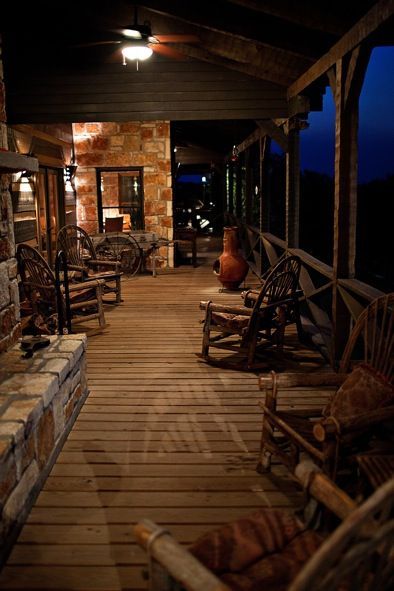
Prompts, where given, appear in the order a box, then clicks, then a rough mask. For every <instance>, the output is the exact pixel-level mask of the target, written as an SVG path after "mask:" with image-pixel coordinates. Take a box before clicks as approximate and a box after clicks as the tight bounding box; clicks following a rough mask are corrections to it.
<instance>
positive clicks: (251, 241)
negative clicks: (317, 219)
mask: <svg viewBox="0 0 394 591" xmlns="http://www.w3.org/2000/svg"><path fill="white" fill-rule="evenodd" d="M227 221H228V222H229V223H231V224H232V225H237V226H238V230H239V236H240V240H241V244H242V249H243V252H244V255H245V258H246V260H247V261H248V263H249V266H250V268H251V269H252V271H253V272H254V273H255V274H256V275H257V277H261V276H262V274H263V273H264V272H265V271H266V270H267V268H268V267H270V266H272V265H274V264H275V262H276V261H277V260H278V259H279V258H280V257H281V256H282V255H283V254H285V253H288V254H293V255H297V256H299V257H300V259H301V262H302V270H301V275H300V287H301V289H302V290H303V292H304V296H303V298H302V299H301V302H302V301H303V302H304V304H305V305H304V306H303V314H304V318H305V314H307V316H306V322H307V326H306V331H307V332H308V333H309V334H310V336H311V338H312V340H313V342H314V343H315V344H316V346H318V347H319V349H320V350H321V351H322V353H323V355H324V356H325V357H326V358H327V359H328V360H329V361H330V363H331V364H332V365H333V366H335V365H336V361H337V360H335V359H334V356H333V350H334V349H333V337H334V334H333V333H334V330H333V322H332V299H333V293H334V290H337V292H338V294H339V296H340V297H341V298H342V300H343V302H344V303H345V306H346V309H347V311H348V315H349V323H348V324H349V332H350V330H351V327H352V325H353V324H354V322H355V321H356V319H357V318H358V316H359V314H360V312H361V311H362V310H363V309H364V308H365V307H366V306H367V305H368V304H369V303H370V302H371V301H373V300H374V299H375V298H377V297H379V296H381V295H383V292H382V291H380V290H378V289H375V288H374V287H372V286H370V285H368V284H366V283H363V282H362V281H359V280H357V279H338V280H337V281H334V271H333V268H332V267H331V266H330V265H327V264H325V263H323V262H322V261H320V260H319V259H316V258H315V257H313V256H312V255H310V254H309V253H308V252H306V251H305V250H302V249H299V248H288V247H287V243H286V242H285V241H284V240H281V239H280V238H278V237H277V236H274V235H273V234H269V233H267V232H260V231H259V230H258V229H257V228H255V227H253V226H249V225H245V224H243V223H242V222H239V221H238V220H237V219H236V218H234V217H233V216H230V215H229V216H228V220H227ZM309 323H310V324H309Z"/></svg>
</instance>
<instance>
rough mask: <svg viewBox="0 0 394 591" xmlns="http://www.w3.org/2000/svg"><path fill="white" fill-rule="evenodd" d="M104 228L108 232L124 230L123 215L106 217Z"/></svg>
mask: <svg viewBox="0 0 394 591" xmlns="http://www.w3.org/2000/svg"><path fill="white" fill-rule="evenodd" d="M104 228H105V231H106V232H121V231H122V230H123V216H122V215H121V216H119V217H113V218H105V226H104Z"/></svg>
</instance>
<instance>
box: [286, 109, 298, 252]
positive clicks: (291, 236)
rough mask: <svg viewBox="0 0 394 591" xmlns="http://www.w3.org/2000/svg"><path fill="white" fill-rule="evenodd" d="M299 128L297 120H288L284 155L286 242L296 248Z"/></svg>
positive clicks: (289, 246)
mask: <svg viewBox="0 0 394 591" xmlns="http://www.w3.org/2000/svg"><path fill="white" fill-rule="evenodd" d="M299 130H300V126H299V121H298V119H297V118H295V117H294V118H292V119H289V123H288V134H287V138H288V152H287V153H286V242H287V246H288V248H298V246H299V233H300V219H299V209H300V131H299Z"/></svg>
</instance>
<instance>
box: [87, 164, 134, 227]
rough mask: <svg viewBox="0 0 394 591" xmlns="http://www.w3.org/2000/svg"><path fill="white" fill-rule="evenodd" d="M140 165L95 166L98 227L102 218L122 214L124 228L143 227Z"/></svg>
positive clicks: (102, 224)
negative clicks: (124, 166)
mask: <svg viewBox="0 0 394 591" xmlns="http://www.w3.org/2000/svg"><path fill="white" fill-rule="evenodd" d="M142 178H143V169H142V168H98V169H97V201H98V218H99V220H98V221H99V229H100V232H102V231H103V228H104V222H105V218H111V217H119V216H123V228H124V230H129V229H131V230H143V229H144V196H143V183H142Z"/></svg>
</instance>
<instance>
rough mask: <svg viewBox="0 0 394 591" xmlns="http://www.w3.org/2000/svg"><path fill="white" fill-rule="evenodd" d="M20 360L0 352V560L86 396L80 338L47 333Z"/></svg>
mask: <svg viewBox="0 0 394 591" xmlns="http://www.w3.org/2000/svg"><path fill="white" fill-rule="evenodd" d="M48 338H49V339H50V341H51V342H50V345H49V346H48V347H46V348H45V349H40V350H38V351H36V352H35V353H34V356H33V357H32V358H31V359H22V358H21V350H20V348H19V346H17V345H15V346H14V347H13V348H12V349H10V350H9V351H7V352H6V353H3V355H2V358H1V361H2V368H4V369H1V370H0V393H1V394H0V511H1V528H0V548H2V550H1V552H0V563H1V562H3V561H4V559H5V558H6V554H7V551H8V550H9V549H10V547H11V545H12V543H13V542H14V541H15V538H16V535H17V534H18V531H19V529H20V527H21V525H22V524H23V521H24V520H25V519H26V516H27V514H28V512H29V510H30V508H31V506H32V504H33V502H34V499H35V496H36V495H37V493H38V492H39V490H40V488H41V487H42V484H43V482H44V480H45V478H46V477H47V475H48V473H49V470H50V468H51V466H52V464H53V462H54V460H55V459H56V456H57V454H58V452H59V451H60V448H61V446H62V445H63V442H64V440H65V437H66V436H67V434H68V432H69V430H70V429H71V426H72V424H73V422H74V420H75V418H76V416H77V414H78V412H79V410H80V408H81V406H82V404H83V402H84V400H85V398H86V396H87V394H88V389H87V383H86V376H85V370H86V353H85V351H86V342H87V341H86V336H85V335H77V334H75V335H64V336H51V337H48Z"/></svg>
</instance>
